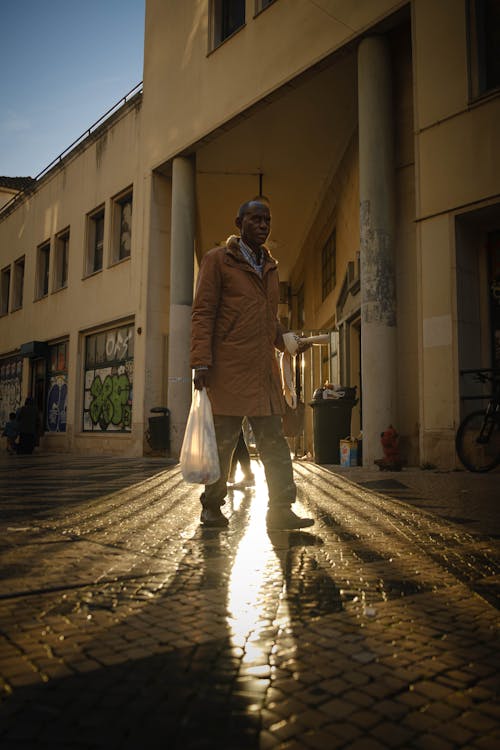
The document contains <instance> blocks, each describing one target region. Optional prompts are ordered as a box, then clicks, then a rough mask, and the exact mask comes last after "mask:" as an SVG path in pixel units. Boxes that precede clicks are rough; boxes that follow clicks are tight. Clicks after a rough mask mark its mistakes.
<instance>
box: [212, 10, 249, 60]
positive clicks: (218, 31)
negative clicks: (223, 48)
mask: <svg viewBox="0 0 500 750" xmlns="http://www.w3.org/2000/svg"><path fill="white" fill-rule="evenodd" d="M244 25H245V0H212V49H213V48H215V47H218V46H219V44H222V42H223V41H224V40H225V39H227V38H228V37H230V36H231V35H232V34H234V32H235V31H238V29H240V28H241V27H242V26H244Z"/></svg>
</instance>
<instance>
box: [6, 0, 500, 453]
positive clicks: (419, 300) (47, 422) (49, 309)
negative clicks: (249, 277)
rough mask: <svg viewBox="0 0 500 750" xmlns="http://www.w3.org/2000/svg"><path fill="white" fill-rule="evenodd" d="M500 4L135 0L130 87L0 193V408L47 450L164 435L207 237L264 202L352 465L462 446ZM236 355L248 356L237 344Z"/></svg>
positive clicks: (492, 362) (495, 263)
mask: <svg viewBox="0 0 500 750" xmlns="http://www.w3.org/2000/svg"><path fill="white" fill-rule="evenodd" d="M499 23H500V19H499V17H498V14H497V3H494V2H488V0H477V1H471V2H463V1H462V0H442V1H441V2H439V3H435V2H432V1H431V0H413V2H410V3H408V2H393V1H390V0H386V1H384V0H360V2H356V3H353V2H350V0H321V1H320V2H317V3H308V2H286V1H285V0H273V1H272V2H266V0H241V1H239V0H232V1H229V0H211V1H210V2H207V0H183V2H180V0H171V1H170V2H163V0H147V3H146V30H145V51H144V81H143V89H142V91H138V92H137V93H135V94H134V95H132V96H131V97H129V98H127V100H126V101H124V102H123V104H122V106H121V107H119V108H118V109H117V110H116V111H115V112H114V113H113V114H111V116H109V117H108V118H107V119H105V120H104V121H103V122H102V123H101V124H100V125H99V126H98V127H96V129H95V130H93V131H92V132H91V133H89V134H88V135H87V137H86V138H84V139H82V141H81V142H79V143H78V145H77V146H76V147H74V148H73V149H71V150H70V151H69V152H67V153H66V154H64V155H63V156H62V157H61V159H60V160H59V161H58V162H57V163H56V164H54V165H52V166H51V168H50V169H49V170H47V171H46V172H45V173H44V174H43V175H42V176H41V177H40V178H39V179H37V180H36V183H35V185H34V186H31V187H30V190H29V191H28V192H25V193H21V195H20V196H18V198H17V199H16V200H14V201H11V202H10V203H7V204H6V205H4V206H3V209H1V210H0V271H1V273H2V286H1V297H0V303H1V313H2V315H1V317H0V397H1V400H0V410H1V415H0V416H1V421H2V422H3V421H4V420H5V419H6V418H7V416H8V412H9V411H10V410H11V409H12V408H13V407H15V406H16V405H19V403H20V402H21V401H22V399H24V397H25V396H26V395H29V394H32V395H34V396H35V398H36V400H37V403H38V405H39V409H40V411H41V413H42V414H43V421H44V426H45V434H44V436H43V438H42V441H41V447H42V449H43V450H56V451H70V452H74V453H86V454H92V453H109V454H122V455H142V454H143V453H144V452H146V453H147V452H148V451H149V450H150V448H149V446H148V443H147V440H146V431H147V428H148V420H149V417H150V416H151V408H152V407H155V406H168V408H169V409H170V433H171V451H172V454H173V455H176V454H177V452H178V450H179V447H180V443H181V440H182V435H183V430H184V425H185V421H186V417H187V412H188V409H189V403H190V398H191V372H190V370H189V324H190V307H191V302H192V297H193V284H194V280H195V276H196V269H197V265H198V262H199V260H200V258H201V257H202V255H203V253H204V252H206V251H207V250H209V249H210V248H211V247H213V246H215V245H217V244H219V243H221V242H223V241H224V240H225V238H226V237H227V236H228V235H229V234H231V233H232V232H233V230H234V217H235V215H236V212H237V209H238V206H239V205H240V204H241V203H242V202H243V201H245V200H247V199H248V198H251V197H254V196H255V195H259V194H263V195H265V196H267V198H268V199H269V200H270V203H271V210H272V215H273V228H272V233H271V237H270V243H269V244H270V249H271V251H272V253H273V255H274V256H275V257H276V258H277V259H278V261H279V269H280V279H281V282H282V300H281V301H282V304H281V306H280V316H281V317H282V319H283V320H284V321H285V322H286V323H287V324H288V325H289V326H290V327H291V328H292V329H293V330H297V331H304V332H330V334H331V336H330V345H329V346H324V347H314V348H313V349H312V350H311V351H310V352H309V353H307V354H306V355H304V357H303V358H302V360H301V361H299V362H298V363H297V369H296V377H297V387H298V390H299V395H300V399H301V400H302V402H303V403H304V429H303V432H302V433H301V434H300V436H299V438H298V439H297V444H296V446H295V447H296V448H298V450H299V452H304V453H305V452H307V451H313V444H312V441H313V438H312V435H313V424H312V422H313V414H312V409H311V408H310V407H309V402H310V401H311V399H312V395H313V392H314V390H315V389H316V388H317V387H318V386H320V385H322V383H323V382H324V381H325V380H330V381H333V382H335V383H338V384H341V385H344V386H349V387H354V386H356V387H357V389H358V396H359V402H358V404H357V405H356V407H355V409H354V411H353V415H352V425H351V432H352V433H353V434H356V435H357V434H358V432H359V431H361V430H362V433H363V456H364V462H365V463H366V464H368V465H371V464H372V463H373V460H374V459H375V458H377V457H379V456H380V455H381V447H380V441H379V436H380V432H381V431H382V430H384V429H385V428H386V427H387V426H388V425H389V424H393V425H394V426H395V427H396V428H397V430H398V432H399V433H400V435H401V448H402V452H403V453H404V455H405V457H406V458H407V460H408V463H409V464H410V465H418V464H424V463H431V464H434V465H437V466H440V467H442V468H451V467H453V466H455V465H456V457H455V450H454V436H455V432H456V428H457V426H458V423H459V421H460V418H461V416H463V414H464V410H465V409H466V408H469V407H468V404H469V403H470V402H468V401H467V400H466V399H465V398H464V397H465V396H467V395H470V391H469V390H468V388H469V386H468V384H467V380H466V378H464V376H462V375H461V371H462V370H464V369H468V368H473V367H499V366H500V355H499V347H500V341H499V340H500V333H499V328H500V323H499V317H498V316H499V313H498V294H497V288H498V280H499V273H500V271H499V265H500V256H499V253H500V250H499V232H500V176H499V175H500V169H499V167H500V154H499V149H498V145H497V133H498V132H499V125H500V76H499V71H498V68H497V67H496V62H495V59H496V57H497V56H495V55H489V52H488V50H490V47H491V45H492V44H493V42H492V39H493V40H494V34H493V33H492V29H495V28H498V24H499ZM249 366H251V363H249Z"/></svg>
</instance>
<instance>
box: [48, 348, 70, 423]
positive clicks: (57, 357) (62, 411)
mask: <svg viewBox="0 0 500 750" xmlns="http://www.w3.org/2000/svg"><path fill="white" fill-rule="evenodd" d="M47 379H48V392H47V407H46V409H47V410H46V414H45V429H46V430H47V431H48V432H66V412H67V401H68V342H67V341H61V342H60V343H58V344H52V345H50V346H49V356H48V360H47Z"/></svg>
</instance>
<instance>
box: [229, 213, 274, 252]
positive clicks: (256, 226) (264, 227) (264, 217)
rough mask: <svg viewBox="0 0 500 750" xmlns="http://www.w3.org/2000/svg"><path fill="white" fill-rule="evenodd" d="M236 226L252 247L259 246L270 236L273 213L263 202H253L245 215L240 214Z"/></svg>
mask: <svg viewBox="0 0 500 750" xmlns="http://www.w3.org/2000/svg"><path fill="white" fill-rule="evenodd" d="M236 226H237V227H238V228H239V229H240V231H241V238H242V240H243V242H246V244H247V245H249V246H250V247H252V248H259V247H260V246H261V245H263V244H264V242H265V241H266V240H267V238H268V237H269V232H270V231H271V213H270V211H269V208H268V207H267V206H266V205H265V204H263V203H251V204H250V206H249V208H248V211H247V212H246V213H245V214H243V216H238V218H237V219H236Z"/></svg>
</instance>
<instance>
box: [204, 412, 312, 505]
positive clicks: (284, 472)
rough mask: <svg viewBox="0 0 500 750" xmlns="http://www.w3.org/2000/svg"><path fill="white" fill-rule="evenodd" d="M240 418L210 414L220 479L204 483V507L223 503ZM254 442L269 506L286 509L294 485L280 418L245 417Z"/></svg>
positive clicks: (292, 495)
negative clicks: (215, 441)
mask: <svg viewBox="0 0 500 750" xmlns="http://www.w3.org/2000/svg"><path fill="white" fill-rule="evenodd" d="M242 419H243V417H225V416H220V415H217V414H214V425H215V435H216V437H217V448H218V452H219V463H220V478H219V480H218V481H217V482H215V483H214V484H208V485H206V486H205V492H204V493H203V495H202V496H201V502H202V505H203V506H204V507H206V508H218V507H220V506H221V505H224V502H225V497H226V494H227V484H226V479H227V475H228V471H229V466H230V463H231V457H232V455H233V451H234V449H235V446H236V443H237V441H238V437H239V434H240V432H241V421H242ZM248 421H249V422H250V424H251V426H252V430H253V434H254V437H255V444H256V446H257V451H258V453H259V456H260V460H261V461H262V463H263V465H264V472H265V475H266V482H267V490H268V494H269V507H270V508H280V507H281V508H283V507H284V508H289V507H290V506H291V504H292V503H293V502H294V501H295V498H296V495H297V488H296V486H295V482H294V481H293V467H292V459H291V456H290V449H289V448H288V443H287V442H286V440H285V437H284V436H283V427H282V423H281V417H280V416H277V415H273V416H269V417H248Z"/></svg>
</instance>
